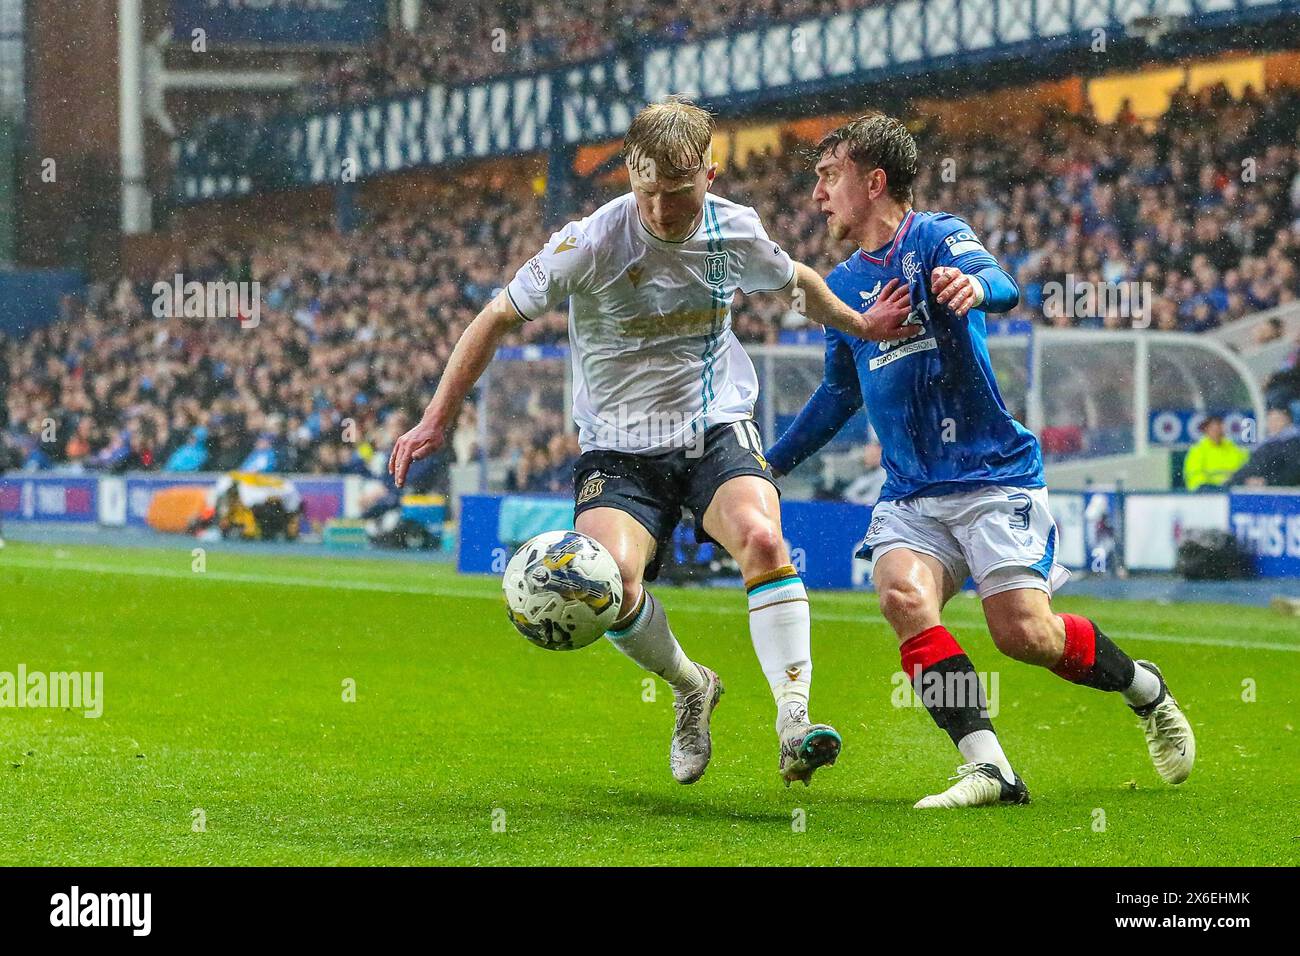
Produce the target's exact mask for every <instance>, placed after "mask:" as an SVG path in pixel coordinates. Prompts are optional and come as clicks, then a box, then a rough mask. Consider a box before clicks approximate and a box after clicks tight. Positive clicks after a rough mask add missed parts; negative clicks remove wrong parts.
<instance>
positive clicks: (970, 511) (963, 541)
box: [767, 115, 1196, 808]
mask: <svg viewBox="0 0 1300 956" xmlns="http://www.w3.org/2000/svg"><path fill="white" fill-rule="evenodd" d="M813 157H814V160H815V162H816V174H817V185H816V188H815V189H814V190H813V194H812V198H813V201H814V202H816V203H817V205H818V208H819V209H820V211H821V212H822V214H823V215H825V216H826V220H827V228H828V229H829V231H830V234H831V237H832V238H834V239H836V240H848V241H852V242H853V243H855V244H856V245H857V246H858V247H859V248H858V250H856V251H855V252H854V253H853V255H852V256H850V257H849V258H848V259H846V260H845V261H844V262H842V263H841V264H840V265H838V266H836V268H835V269H834V271H832V272H831V274H830V275H829V276H828V277H827V279H826V282H827V285H828V286H829V287H830V288H831V291H833V292H834V293H835V294H836V295H837V296H839V297H840V298H841V299H842V300H843V301H845V302H847V303H849V304H850V305H852V306H854V307H857V308H859V309H862V310H864V311H865V310H866V309H868V308H871V307H872V306H873V305H875V304H876V303H877V301H878V300H879V301H883V303H884V304H885V305H886V307H887V308H890V309H895V310H898V311H901V312H910V315H908V317H907V321H908V322H909V323H910V324H913V325H915V326H916V332H915V334H914V335H913V336H912V337H911V338H907V339H902V340H899V341H891V342H869V341H865V340H861V339H853V338H850V337H848V336H846V335H844V334H842V333H840V332H838V331H836V330H834V329H831V328H827V329H826V369H825V378H824V380H823V381H822V383H821V385H820V387H819V388H818V389H817V391H816V392H815V393H814V394H813V396H812V397H811V398H810V399H809V400H808V403H807V404H806V405H805V406H804V408H803V410H802V411H801V412H800V414H799V416H798V418H797V419H796V420H795V422H794V423H793V424H792V425H791V426H790V428H789V430H788V431H787V432H786V433H785V434H784V435H783V436H782V437H781V439H780V440H779V441H778V442H777V443H776V445H775V446H774V447H773V448H772V449H771V450H770V451H769V452H768V453H767V459H768V461H769V463H770V464H771V465H772V467H773V469H774V470H775V472H776V473H777V474H786V473H788V472H790V471H791V469H793V468H795V467H797V466H798V465H799V463H800V462H802V461H804V460H805V459H806V458H808V457H809V456H810V455H812V454H813V453H814V452H815V451H816V450H817V449H819V448H820V447H821V446H822V445H824V444H825V443H826V442H827V441H829V440H830V439H831V437H833V436H834V435H835V433H836V432H837V431H839V429H840V428H841V427H842V426H843V425H844V424H845V423H846V422H847V421H848V420H849V418H851V417H852V416H853V414H854V413H855V412H856V411H857V410H858V409H859V408H861V407H862V406H863V404H865V405H866V409H867V415H868V417H869V419H870V421H871V425H872V428H873V429H874V430H875V432H876V434H877V436H878V437H879V440H880V443H881V445H882V447H883V451H884V455H883V464H884V468H885V472H886V475H887V479H886V482H885V485H884V488H883V489H882V491H881V495H880V501H879V503H878V504H877V505H876V506H875V509H874V510H873V512H872V516H871V524H870V526H869V528H868V529H867V532H866V537H865V538H864V540H863V543H862V550H861V551H860V552H859V556H860V557H865V558H871V559H873V560H874V564H873V568H872V578H873V581H874V584H875V587H876V591H877V593H878V594H879V598H880V609H881V613H882V614H883V615H884V616H885V618H886V620H888V621H889V624H890V625H891V627H893V629H894V631H895V633H896V634H897V635H898V640H899V644H900V653H901V656H902V663H903V671H904V673H906V674H907V675H908V677H909V678H910V679H911V680H912V682H913V686H914V687H915V688H916V691H917V693H918V695H920V696H921V700H922V702H923V703H924V704H925V705H926V707H927V709H928V710H929V711H930V714H931V716H932V717H933V718H934V720H935V722H936V723H937V724H938V725H939V726H940V727H941V728H942V729H943V730H945V731H947V733H948V734H949V736H951V738H952V740H953V743H954V744H956V746H957V748H958V750H959V751H960V752H961V754H962V757H963V761H964V762H963V764H962V766H961V767H960V768H959V769H958V771H957V775H956V776H955V777H954V778H953V780H955V783H953V784H952V785H951V786H950V787H949V788H948V789H947V790H945V791H944V792H942V793H938V794H934V795H931V796H927V797H925V798H923V799H922V800H920V801H919V802H918V803H917V804H916V806H917V807H920V808H928V807H963V806H979V805H983V804H993V803H1027V802H1028V801H1029V791H1028V790H1027V788H1026V787H1025V784H1024V781H1023V780H1021V778H1020V777H1019V776H1018V775H1017V774H1016V772H1015V771H1014V770H1013V769H1012V766H1011V763H1010V762H1009V761H1008V760H1007V757H1006V754H1005V753H1004V752H1003V750H1002V746H1001V744H1000V743H999V741H998V737H997V735H996V733H995V732H994V730H993V724H992V722H991V720H990V719H989V716H988V709H987V705H986V702H985V700H984V696H983V693H982V692H981V691H980V690H979V686H980V685H979V683H978V679H977V675H976V672H975V670H974V667H973V665H972V664H971V661H970V659H969V658H968V657H967V656H966V654H965V652H964V651H963V650H962V648H961V646H960V645H959V644H958V643H957V640H956V639H955V638H954V637H953V635H952V634H951V633H950V632H949V631H948V630H947V629H946V628H945V627H944V626H943V624H942V623H941V620H940V614H941V612H942V610H943V607H944V605H945V604H946V603H947V602H948V600H949V599H950V598H951V597H952V596H953V594H955V593H956V592H957V591H958V590H959V589H960V588H961V586H962V585H963V583H964V582H965V581H966V579H967V577H968V576H969V577H973V578H974V580H975V585H976V588H977V589H978V593H979V597H980V600H981V602H982V605H983V609H984V617H985V620H986V622H987V623H988V627H989V633H990V634H991V635H992V637H993V642H994V644H995V645H996V646H997V648H998V649H999V650H1000V651H1002V653H1004V654H1006V655H1008V656H1010V657H1012V658H1014V659H1016V660H1018V661H1023V662H1025V663H1027V664H1036V665H1038V666H1041V667H1046V668H1048V669H1050V670H1051V671H1052V672H1053V673H1054V674H1057V675H1058V676H1060V677H1062V678H1064V679H1065V680H1067V681H1072V682H1073V683H1076V684H1083V685H1085V686H1088V687H1093V688H1096V689H1098V690H1102V691H1111V692H1115V693H1118V694H1120V695H1121V696H1122V697H1123V699H1124V700H1125V702H1126V703H1127V704H1128V705H1129V706H1130V707H1131V708H1132V709H1133V711H1134V712H1135V713H1136V714H1137V716H1138V717H1139V719H1140V721H1141V723H1142V725H1143V728H1144V730H1145V733H1146V740H1147V749H1148V752H1149V754H1150V756H1151V760H1152V762H1153V764H1154V765H1155V769H1156V771H1157V772H1158V773H1159V775H1160V776H1161V777H1162V778H1163V779H1164V780H1166V781H1168V782H1169V783H1175V784H1176V783H1181V782H1182V781H1183V780H1185V779H1187V776H1188V774H1189V773H1190V772H1191V769H1192V763H1193V761H1194V760H1195V757H1196V743H1195V738H1194V736H1193V734H1192V728H1191V726H1190V725H1189V724H1188V722H1187V719H1186V717H1184V715H1183V712H1182V710H1181V709H1180V708H1179V706H1178V703H1177V701H1175V700H1174V698H1173V695H1172V694H1170V693H1169V689H1168V687H1167V686H1166V685H1165V681H1164V678H1163V677H1162V676H1161V673H1160V670H1159V669H1158V668H1157V667H1156V666H1155V665H1154V664H1151V663H1149V662H1147V661H1134V660H1133V659H1132V658H1130V657H1129V656H1128V655H1127V654H1125V653H1124V652H1123V651H1122V650H1120V649H1119V647H1117V646H1116V645H1115V643H1114V642H1113V641H1112V640H1111V639H1110V638H1109V637H1107V636H1106V635H1105V634H1104V633H1103V632H1102V630H1101V628H1100V627H1098V626H1097V625H1096V623H1095V622H1093V621H1091V620H1089V619H1088V618H1086V617H1082V616H1080V615H1076V614H1057V613H1055V612H1054V611H1053V610H1052V605H1051V595H1052V592H1053V590H1054V589H1055V588H1056V587H1058V586H1059V585H1060V584H1061V583H1063V581H1064V580H1065V578H1066V577H1068V572H1066V571H1065V570H1064V569H1063V568H1061V567H1060V566H1059V565H1057V564H1056V562H1055V560H1054V556H1055V549H1056V525H1055V522H1054V521H1053V520H1052V516H1051V513H1050V512H1049V511H1048V506H1047V490H1046V488H1045V482H1044V479H1043V461H1042V454H1041V452H1040V450H1039V446H1038V441H1037V439H1036V438H1035V437H1034V436H1033V435H1032V434H1031V433H1030V432H1029V431H1028V430H1027V429H1025V428H1024V426H1022V425H1021V424H1020V423H1019V422H1017V421H1016V420H1015V419H1014V418H1013V417H1012V416H1011V414H1010V413H1009V412H1008V411H1007V408H1006V406H1005V404H1004V403H1003V401H1002V396H1001V394H1000V393H999V391H998V386H997V382H996V381H995V380H994V376H993V369H992V367H991V365H990V362H989V353H988V348H987V345H986V343H985V324H984V316H985V313H990V312H992V313H997V312H1007V311H1009V310H1011V309H1012V308H1014V307H1015V305H1016V303H1017V302H1018V301H1019V295H1020V293H1019V289H1018V288H1017V287H1016V283H1015V280H1014V279H1013V278H1012V277H1011V276H1010V275H1008V274H1007V273H1006V272H1005V271H1004V270H1003V269H1002V267H1001V266H999V265H998V262H997V260H996V259H994V258H993V256H992V255H990V254H989V252H988V251H987V250H986V249H985V248H984V246H983V245H982V244H981V242H980V240H979V238H978V237H977V236H976V235H975V233H974V231H973V230H972V229H971V227H970V226H969V225H967V224H966V223H965V222H963V221H962V220H961V219H958V218H957V217H956V216H951V215H948V214H947V213H942V212H918V211H917V210H915V209H913V208H912V183H913V180H914V179H915V177H916V169H917V150H916V143H915V141H914V140H913V139H912V136H911V134H910V133H909V132H908V131H907V128H906V127H905V126H903V124H902V123H900V122H898V121H897V120H895V119H892V118H890V117H887V116H882V115H873V116H865V117H861V118H859V119H856V120H853V121H852V122H850V123H847V124H845V125H844V126H841V127H840V128H839V129H836V130H834V131H833V132H831V133H829V134H828V135H827V136H826V137H825V138H823V139H822V141H821V142H820V143H818V144H817V147H816V148H815V150H814V151H813ZM938 687H942V688H945V690H944V691H943V692H941V693H938V694H935V693H933V692H932V691H933V690H934V689H935V688H938ZM923 688H926V689H927V692H925V693H923V692H922V691H923ZM971 688H974V689H975V690H974V692H969V689H971ZM954 691H955V692H954Z"/></svg>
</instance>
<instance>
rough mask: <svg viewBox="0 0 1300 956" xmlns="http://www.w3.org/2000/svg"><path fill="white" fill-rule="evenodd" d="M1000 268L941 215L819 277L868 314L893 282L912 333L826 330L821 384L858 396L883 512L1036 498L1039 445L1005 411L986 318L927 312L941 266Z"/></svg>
mask: <svg viewBox="0 0 1300 956" xmlns="http://www.w3.org/2000/svg"><path fill="white" fill-rule="evenodd" d="M997 265H998V263H997V260H996V259H994V258H993V256H992V255H991V254H989V252H988V251H987V250H986V249H985V248H984V246H983V245H982V244H981V243H980V241H979V239H978V238H977V237H976V236H975V233H974V230H972V229H971V227H970V226H969V225H967V224H966V223H965V222H963V221H962V220H961V219H958V218H957V217H956V216H950V215H948V214H947V213H941V212H916V211H914V210H913V211H909V212H908V213H907V215H906V216H905V217H904V219H903V221H902V222H901V223H900V224H899V227H898V231H897V232H896V233H895V234H894V238H893V240H892V241H891V242H890V243H889V244H888V245H887V246H885V247H884V248H883V249H880V250H877V252H876V253H874V254H868V253H866V252H862V251H859V252H856V253H854V254H853V256H852V257H851V258H849V259H847V260H845V261H844V262H842V263H840V264H839V265H838V266H836V267H835V269H834V271H832V272H831V274H830V275H829V276H827V278H826V283H827V285H828V286H830V288H831V291H832V292H834V293H835V294H836V295H837V296H838V297H839V298H840V299H841V300H843V301H844V302H846V303H848V304H849V305H850V306H852V307H853V308H855V309H858V310H859V311H862V312H865V311H866V310H867V309H869V308H870V307H871V306H872V305H873V304H874V303H875V301H876V297H877V296H878V295H879V294H880V292H881V291H882V290H883V289H884V288H885V286H887V285H888V284H889V281H890V280H891V279H899V280H901V281H903V282H906V283H907V285H908V287H909V289H910V291H911V297H912V315H911V316H910V317H909V320H908V321H909V322H912V323H915V325H916V334H915V335H913V336H911V337H910V338H906V339H901V340H898V341H893V342H868V341H866V340H863V339H858V338H854V337H852V336H848V335H845V334H844V333H842V332H840V331H838V330H836V329H831V328H827V329H826V379H827V381H826V383H825V384H826V385H827V386H830V387H832V388H834V389H835V390H836V391H839V392H840V394H843V389H844V388H845V387H846V386H854V387H856V388H857V389H859V390H861V393H862V399H863V402H864V404H865V405H866V408H867V416H868V418H869V419H870V421H871V427H872V428H873V429H874V430H875V432H876V435H877V436H878V438H879V439H880V443H881V446H882V449H883V460H882V464H883V465H884V468H885V472H886V474H887V476H888V480H887V481H886V482H885V485H884V488H883V489H882V490H881V494H880V498H881V500H882V501H891V500H897V499H901V498H911V497H914V496H917V495H946V494H952V493H953V492H957V491H963V490H966V489H969V488H974V487H979V486H981V485H1014V486H1016V487H1021V488H1038V487H1042V486H1043V484H1044V481H1043V458H1042V453H1041V452H1040V450H1039V447H1038V440H1037V439H1036V438H1034V436H1033V435H1032V434H1031V433H1030V432H1029V431H1028V429H1026V428H1025V427H1024V426H1022V425H1021V424H1020V423H1019V422H1017V421H1016V420H1015V419H1014V418H1013V417H1012V416H1011V413H1010V412H1008V411H1007V407H1006V404H1005V403H1004V402H1003V401H1002V395H1001V393H1000V392H999V391H998V385H997V382H996V381H995V380H994V377H993V367H992V365H991V363H990V362H989V351H988V345H987V343H986V341H985V338H986V329H985V324H984V313H983V312H982V311H979V310H977V309H971V310H970V312H968V313H967V315H966V317H965V318H958V317H957V316H955V315H954V314H953V313H951V312H950V311H948V309H947V308H946V307H945V306H942V305H939V304H938V303H937V302H935V300H934V297H933V295H932V293H931V291H930V274H931V272H932V271H933V270H934V269H935V268H936V267H938V266H955V267H956V268H958V269H960V270H961V271H962V272H965V273H968V274H969V273H974V272H977V271H979V270H981V269H984V268H987V267H989V266H997Z"/></svg>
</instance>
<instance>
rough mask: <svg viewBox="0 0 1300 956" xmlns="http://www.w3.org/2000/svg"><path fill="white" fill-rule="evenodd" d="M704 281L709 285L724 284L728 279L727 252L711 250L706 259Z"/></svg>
mask: <svg viewBox="0 0 1300 956" xmlns="http://www.w3.org/2000/svg"><path fill="white" fill-rule="evenodd" d="M704 281H705V282H707V283H708V284H709V285H722V283H724V282H726V281H727V254H726V253H725V252H711V253H709V255H708V257H707V258H705V260H704Z"/></svg>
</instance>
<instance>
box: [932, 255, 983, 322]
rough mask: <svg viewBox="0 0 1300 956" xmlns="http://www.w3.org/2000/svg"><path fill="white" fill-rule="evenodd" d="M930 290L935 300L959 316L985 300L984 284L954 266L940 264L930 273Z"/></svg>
mask: <svg viewBox="0 0 1300 956" xmlns="http://www.w3.org/2000/svg"><path fill="white" fill-rule="evenodd" d="M930 292H931V293H933V295H934V300H935V301H936V302H938V303H939V304H940V305H942V306H946V307H947V308H948V311H949V312H951V313H952V314H953V315H955V316H957V317H958V318H961V319H964V318H965V317H966V313H967V312H969V311H970V310H971V309H973V308H975V306H977V305H979V304H980V303H981V302H983V301H984V286H983V285H982V284H981V283H980V281H979V279H976V278H975V277H974V276H968V275H967V274H966V273H964V272H962V271H961V270H960V269H957V268H954V267H953V266H939V267H938V268H937V269H935V270H934V271H933V272H931V273H930Z"/></svg>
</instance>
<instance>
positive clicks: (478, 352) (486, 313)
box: [388, 290, 523, 488]
mask: <svg viewBox="0 0 1300 956" xmlns="http://www.w3.org/2000/svg"><path fill="white" fill-rule="evenodd" d="M522 323H523V319H522V318H521V317H520V315H519V313H518V312H517V311H515V307H514V306H513V305H511V304H510V298H509V296H507V295H506V293H505V290H502V291H501V292H499V293H498V294H497V297H496V298H495V299H493V300H492V301H491V302H489V303H488V304H487V306H486V307H485V308H484V309H483V311H482V312H480V313H479V314H478V315H477V316H475V318H474V321H473V322H471V323H470V324H469V326H468V327H467V328H466V329H465V332H464V333H463V334H462V335H461V337H460V340H459V341H458V342H457V343H456V348H455V349H453V350H452V353H451V358H449V359H448V360H447V367H446V368H445V369H444V370H443V373H442V378H441V379H440V380H439V382H438V390H437V391H436V392H434V395H433V400H432V401H431V402H429V407H428V408H426V409H425V410H424V415H423V416H422V417H421V418H420V422H419V424H418V425H416V426H415V427H414V428H412V429H411V430H410V431H409V432H407V433H406V434H405V435H403V436H402V437H401V438H399V439H397V442H396V444H394V445H393V452H392V454H391V455H389V456H388V473H389V474H390V475H392V476H393V479H394V481H395V482H396V484H397V487H399V488H400V487H402V485H403V484H404V483H405V482H406V470H407V469H408V468H410V467H411V462H412V461H419V460H420V459H421V458H427V457H428V456H429V455H432V454H433V453H434V452H435V451H437V450H438V449H439V448H441V447H442V443H443V442H444V441H445V440H446V438H447V429H448V428H449V427H450V426H451V423H452V422H454V421H455V420H456V415H457V413H458V412H459V410H460V406H461V405H462V404H463V403H464V401H465V396H466V395H468V394H469V390H470V389H471V388H473V387H474V383H475V382H477V381H478V380H479V376H481V375H482V374H483V370H484V369H485V368H487V367H488V363H489V362H491V361H492V356H493V355H495V354H496V350H497V346H498V345H500V344H501V340H502V339H503V338H505V336H506V335H507V334H508V333H510V332H512V331H514V330H515V329H517V328H519V326H520V325H521V324H522Z"/></svg>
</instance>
